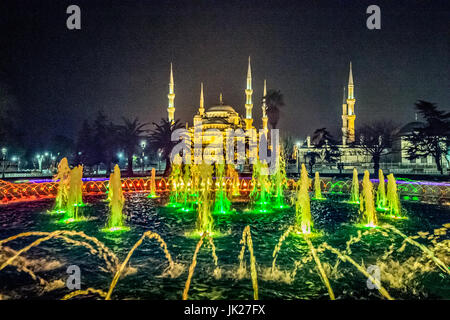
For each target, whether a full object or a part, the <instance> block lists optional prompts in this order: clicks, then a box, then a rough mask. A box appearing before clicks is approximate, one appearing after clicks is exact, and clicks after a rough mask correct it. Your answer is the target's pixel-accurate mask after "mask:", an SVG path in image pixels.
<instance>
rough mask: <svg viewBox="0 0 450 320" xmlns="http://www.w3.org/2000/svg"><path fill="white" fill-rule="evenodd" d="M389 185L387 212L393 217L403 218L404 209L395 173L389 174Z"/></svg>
mask: <svg viewBox="0 0 450 320" xmlns="http://www.w3.org/2000/svg"><path fill="white" fill-rule="evenodd" d="M387 178H388V187H387V212H389V215H390V216H391V217H393V218H397V219H399V218H402V214H401V212H402V210H401V205H400V199H399V196H398V192H397V182H396V181H395V178H394V175H393V174H392V173H391V174H389V175H388V177H387Z"/></svg>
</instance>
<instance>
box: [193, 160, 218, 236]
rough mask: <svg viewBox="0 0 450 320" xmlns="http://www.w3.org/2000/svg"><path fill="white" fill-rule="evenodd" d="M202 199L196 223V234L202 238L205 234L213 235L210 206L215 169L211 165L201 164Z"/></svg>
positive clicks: (198, 207)
mask: <svg viewBox="0 0 450 320" xmlns="http://www.w3.org/2000/svg"><path fill="white" fill-rule="evenodd" d="M199 169H200V170H199V171H200V183H201V184H200V186H201V189H200V199H199V203H198V206H197V213H198V216H197V222H196V232H198V234H200V236H202V235H203V234H212V232H213V223H214V220H213V217H212V215H211V204H210V202H211V201H210V199H209V195H210V187H211V184H212V183H211V181H212V171H213V167H212V165H209V164H206V163H205V164H200V165H199Z"/></svg>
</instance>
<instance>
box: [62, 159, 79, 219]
mask: <svg viewBox="0 0 450 320" xmlns="http://www.w3.org/2000/svg"><path fill="white" fill-rule="evenodd" d="M82 178H83V166H82V165H79V166H77V167H74V168H73V169H72V170H71V171H70V175H69V192H68V196H67V208H66V212H65V215H64V218H63V220H62V221H63V222H65V223H69V222H73V221H78V220H80V219H81V216H80V212H79V208H80V207H83V206H84V203H83V180H82Z"/></svg>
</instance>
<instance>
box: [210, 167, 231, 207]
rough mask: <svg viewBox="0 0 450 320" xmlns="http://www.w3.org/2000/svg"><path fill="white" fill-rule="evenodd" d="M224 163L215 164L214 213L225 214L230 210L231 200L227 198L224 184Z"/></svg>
mask: <svg viewBox="0 0 450 320" xmlns="http://www.w3.org/2000/svg"><path fill="white" fill-rule="evenodd" d="M224 170H225V166H224V164H216V200H215V202H214V210H213V213H215V214H227V213H230V212H232V210H230V208H231V202H230V200H228V198H227V192H226V185H225V179H224Z"/></svg>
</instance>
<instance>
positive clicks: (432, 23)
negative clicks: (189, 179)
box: [0, 0, 450, 139]
mask: <svg viewBox="0 0 450 320" xmlns="http://www.w3.org/2000/svg"><path fill="white" fill-rule="evenodd" d="M70 4H77V5H79V6H80V7H81V16H82V22H81V23H82V28H81V30H78V31H70V30H68V29H67V28H66V19H67V17H68V15H67V14H66V8H67V6H68V5H70ZM371 4H377V5H379V6H380V7H381V30H368V29H367V28H366V19H367V17H368V15H367V14H366V8H367V6H368V5H371ZM449 43H450V2H449V1H439V0H433V1H412V0H409V1H399V0H396V1H378V0H375V1H373V0H371V1H361V0H358V1H356V0H352V1H350V0H345V1H339V0H334V1H324V0H318V1H301V2H293V1H281V2H280V1H273V2H266V1H229V0H227V1H190V2H182V1H125V0H122V1H118V0H116V1H111V0H110V1H98V0H70V1H64V0H58V1H56V0H52V1H42V0H40V1H37V0H36V1H23V0H2V1H1V4H0V84H1V85H6V86H7V87H9V88H10V92H11V94H13V95H14V96H15V98H16V101H17V103H16V107H15V108H14V110H13V111H14V115H15V116H16V117H20V118H21V120H22V121H23V123H24V125H25V126H26V130H27V133H28V135H29V136H32V137H35V138H36V139H45V138H46V137H48V136H49V135H53V134H64V135H68V136H72V137H74V135H75V133H76V131H77V130H78V128H79V127H80V125H81V122H82V120H83V119H85V118H91V117H92V116H93V115H95V113H96V112H97V110H100V109H101V108H103V109H104V110H105V111H106V112H107V114H108V115H109V116H110V118H111V119H113V120H114V121H120V117H121V116H127V117H136V116H138V117H139V118H140V119H141V120H142V121H143V122H154V121H155V122H157V121H159V119H160V118H162V117H164V118H165V117H167V112H166V108H167V92H168V82H169V66H170V62H173V64H174V78H175V94H176V98H175V106H176V112H175V118H180V119H181V120H182V122H185V121H189V122H190V124H191V123H192V116H193V114H194V113H195V112H196V111H197V108H198V104H199V92H200V82H201V81H203V82H204V85H205V100H206V101H205V103H206V107H209V106H211V105H213V104H217V103H218V97H219V93H220V92H223V96H224V102H225V103H226V104H230V105H232V106H233V107H234V108H235V109H236V110H237V111H238V112H239V113H240V114H244V103H245V94H244V89H245V83H246V71H247V59H248V56H249V55H250V56H251V59H252V71H253V89H254V95H253V99H254V108H253V115H254V119H255V124H256V125H257V126H258V127H260V125H261V120H260V119H261V106H260V99H261V96H262V89H263V87H262V85H263V79H264V78H266V79H267V81H268V88H269V89H279V90H281V92H282V93H283V94H284V97H285V103H286V106H285V107H284V108H283V111H282V115H281V119H280V125H279V127H280V128H282V130H283V131H286V132H287V133H289V134H292V135H294V136H297V137H300V138H304V137H305V136H306V135H307V134H311V133H312V132H313V131H314V129H316V128H321V127H327V128H329V129H331V130H333V131H335V132H337V128H339V127H340V125H341V117H340V115H341V108H342V90H343V86H344V85H346V84H347V79H348V67H349V66H348V65H349V62H350V60H351V61H352V63H353V76H354V81H355V96H356V107H355V110H356V115H357V118H356V127H358V125H360V124H362V123H364V122H368V121H371V120H376V119H382V118H387V119H390V120H394V121H395V122H397V123H398V124H404V123H406V122H409V121H413V120H414V111H413V104H414V102H415V101H416V100H417V99H423V100H428V101H431V102H436V103H438V104H439V105H440V107H441V108H443V109H448V107H449V105H450V104H449V102H450V81H449V80H450V76H449V71H450V45H449Z"/></svg>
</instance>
